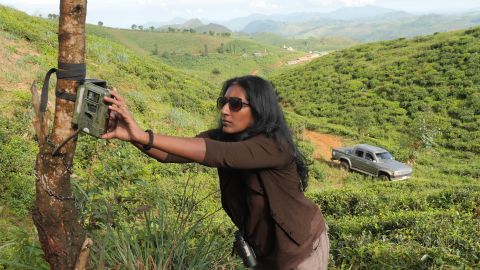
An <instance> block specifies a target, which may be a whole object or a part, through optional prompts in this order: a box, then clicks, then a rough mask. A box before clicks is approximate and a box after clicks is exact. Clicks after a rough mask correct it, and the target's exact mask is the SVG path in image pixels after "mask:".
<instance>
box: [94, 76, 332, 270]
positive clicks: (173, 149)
mask: <svg viewBox="0 0 480 270" xmlns="http://www.w3.org/2000/svg"><path fill="white" fill-rule="evenodd" d="M112 95H113V96H114V97H115V99H111V98H108V97H106V98H105V101H107V102H111V103H112V106H111V110H112V112H113V113H112V115H111V120H114V121H111V122H112V123H115V125H114V126H112V128H111V130H110V131H109V132H108V133H106V134H105V135H104V136H103V138H105V139H112V138H116V139H120V140H124V141H130V142H132V143H133V144H134V145H135V146H137V147H138V148H139V149H141V150H142V151H144V152H145V153H146V154H148V155H149V156H151V157H153V158H155V159H157V160H158V161H160V162H176V163H183V162H197V163H200V164H203V165H206V166H210V167H216V168H218V175H219V178H220V190H221V198H222V206H223V208H224V209H225V211H226V212H227V214H228V215H229V217H230V218H231V219H232V221H233V222H234V223H235V225H236V226H237V227H238V228H239V229H240V231H241V232H242V233H243V236H244V238H245V239H246V241H247V242H248V244H249V245H250V246H251V247H252V248H253V250H254V252H255V254H256V257H257V261H258V265H257V266H256V267H255V269H309V270H311V269H327V264H328V252H329V243H328V237H327V229H326V224H325V222H324V219H323V216H322V213H321V212H320V210H319V209H318V207H317V206H316V205H315V204H313V203H312V202H310V201H309V200H308V199H306V198H305V196H304V194H303V193H302V191H301V185H300V183H301V180H305V179H306V178H307V177H308V169H307V167H306V165H305V162H304V159H303V156H302V155H301V154H300V152H299V151H298V149H297V148H296V146H295V145H294V143H293V141H292V135H291V132H290V130H289V128H288V126H287V124H286V122H285V119H284V116H283V112H282V110H281V109H280V106H279V104H278V101H277V95H276V93H275V90H274V88H273V86H272V85H271V84H270V83H269V82H268V81H266V80H264V79H262V78H260V77H256V76H244V77H238V78H233V79H230V80H228V81H226V82H225V84H224V86H223V89H222V93H221V96H220V98H218V100H217V105H218V109H219V110H220V116H221V121H220V125H219V127H218V128H217V129H214V130H210V131H206V132H203V133H201V134H199V135H197V136H196V137H195V138H181V137H172V136H166V135H160V134H153V133H152V132H151V131H150V130H148V131H143V130H142V129H140V127H139V126H138V124H137V123H136V122H135V120H134V119H133V117H132V116H131V114H130V113H129V111H128V109H127V107H126V104H125V100H124V99H123V98H122V97H121V96H120V95H119V94H118V93H117V92H116V91H113V94H112Z"/></svg>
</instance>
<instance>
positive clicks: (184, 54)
mask: <svg viewBox="0 0 480 270" xmlns="http://www.w3.org/2000/svg"><path fill="white" fill-rule="evenodd" d="M87 32H88V33H90V34H92V35H97V36H101V37H105V38H108V39H111V40H114V41H117V42H118V43H121V44H123V45H125V46H127V47H128V48H130V49H132V50H134V51H135V52H137V53H139V54H142V55H144V56H154V57H157V58H158V59H160V60H161V61H162V62H164V63H165V64H168V65H170V66H173V67H176V68H178V69H181V70H183V71H184V72H186V73H188V74H190V75H191V76H194V77H197V78H202V79H205V80H207V81H210V82H212V83H214V84H215V85H216V86H219V85H220V84H221V82H223V81H225V80H226V79H228V78H231V77H233V76H238V75H246V74H251V73H256V74H258V75H263V76H267V75H270V74H271V73H272V71H273V70H274V69H278V68H279V67H281V66H282V65H283V64H284V63H285V62H287V61H288V60H292V59H295V58H298V57H300V56H303V55H304V54H305V53H303V52H288V51H286V50H284V49H283V48H280V46H276V47H275V46H270V45H261V44H259V43H256V42H253V41H252V40H249V39H248V38H244V37H234V36H226V35H217V34H216V33H215V32H212V33H207V34H202V33H190V32H175V33H163V32H157V31H134V30H124V29H112V28H106V27H99V26H94V25H89V26H88V27H87ZM255 53H257V56H255V55H254V54H255ZM258 54H260V55H258Z"/></svg>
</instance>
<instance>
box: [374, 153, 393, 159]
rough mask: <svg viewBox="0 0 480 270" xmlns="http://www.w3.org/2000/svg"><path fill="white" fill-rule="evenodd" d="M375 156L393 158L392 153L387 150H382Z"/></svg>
mask: <svg viewBox="0 0 480 270" xmlns="http://www.w3.org/2000/svg"><path fill="white" fill-rule="evenodd" d="M377 158H378V159H393V157H392V155H390V153H388V152H383V153H377Z"/></svg>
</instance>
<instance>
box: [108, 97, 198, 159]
mask: <svg viewBox="0 0 480 270" xmlns="http://www.w3.org/2000/svg"><path fill="white" fill-rule="evenodd" d="M112 96H113V97H114V99H113V98H109V97H105V98H104V100H105V101H106V102H110V103H112V105H111V106H110V107H109V108H110V110H111V114H110V121H109V122H110V123H109V130H108V132H107V133H106V134H104V135H103V136H102V138H104V139H119V140H122V141H129V142H132V143H133V144H134V145H135V146H137V147H138V148H140V147H141V146H143V145H146V144H148V143H149V134H148V133H147V132H145V131H143V130H142V129H141V128H140V127H139V126H138V124H137V122H136V121H135V119H134V118H133V116H132V114H131V113H130V112H129V110H128V109H127V106H126V103H125V100H124V99H123V97H122V96H120V95H119V94H118V92H117V91H116V90H115V89H114V90H113V91H112ZM141 149H142V150H143V147H142V148H141ZM205 149H206V146H205V140H204V139H202V138H182V137H173V136H165V135H160V134H156V135H154V139H153V144H152V148H151V149H150V150H149V151H145V153H146V154H147V155H149V156H151V157H153V158H155V159H157V160H159V161H165V159H166V158H167V156H168V154H173V155H175V156H178V157H181V158H185V159H187V161H188V160H189V161H195V162H202V161H203V159H204V158H205V151H206V150H205ZM187 161H185V162H187Z"/></svg>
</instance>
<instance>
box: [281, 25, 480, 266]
mask: <svg viewBox="0 0 480 270" xmlns="http://www.w3.org/2000/svg"><path fill="white" fill-rule="evenodd" d="M479 38H480V28H474V29H470V30H466V31H457V32H450V33H444V34H436V35H432V36H427V37H417V38H414V39H411V40H406V39H400V40H394V41H388V42H378V43H372V44H366V45H362V46H357V47H354V48H350V49H346V50H343V51H338V52H335V53H332V54H331V55H328V56H325V57H322V58H320V59H318V60H316V61H314V62H312V63H310V64H307V65H305V66H303V67H299V68H295V69H292V70H289V71H286V72H283V73H281V74H279V75H278V76H273V77H272V80H273V82H274V83H275V85H276V87H277V89H278V91H279V94H280V99H281V102H282V103H283V105H284V107H285V108H286V110H287V111H289V112H293V113H289V115H291V116H292V115H295V114H297V116H296V117H297V118H298V119H299V122H303V124H304V127H306V128H308V129H313V130H318V131H323V132H327V133H336V134H339V135H343V136H345V137H346V139H348V140H349V141H353V142H358V143H360V142H368V143H371V144H375V145H379V146H382V147H385V148H387V149H389V150H391V151H392V152H393V153H394V155H395V156H396V157H397V158H398V159H400V160H402V161H406V160H410V161H412V162H416V163H415V164H414V175H413V177H412V179H410V180H408V181H404V182H379V181H377V180H376V179H374V178H370V177H364V176H362V175H360V174H356V173H347V174H339V173H335V172H334V173H332V171H338V169H336V168H335V167H333V168H332V166H329V165H331V164H330V163H328V162H319V163H317V166H319V167H320V168H321V169H319V170H320V171H322V172H323V173H324V181H323V182H320V184H319V183H317V182H312V183H311V188H310V190H309V192H308V196H309V197H310V198H312V200H314V201H315V202H316V203H317V204H318V205H319V206H320V207H321V208H322V211H323V213H324V215H325V218H326V220H327V223H328V224H329V227H330V240H331V255H332V257H331V266H332V269H479V268H480V244H479V242H478V239H479V238H480V230H479V228H480V158H479V157H478V156H479V155H478V153H479V151H480V148H479V147H480V141H479V140H480V136H479V124H480V117H479V116H480V111H479V109H480V99H479V98H480V88H479V83H480V73H479V71H480V58H479V53H480V45H479V44H480V43H479ZM317 171H318V170H313V171H312V172H314V173H316V172H317ZM330 175H333V176H334V177H335V179H330V178H332V176H330ZM328 182H332V183H335V185H333V184H332V185H329V184H326V183H328ZM316 186H317V187H318V186H320V187H322V189H321V190H318V189H317V190H315V189H314V188H315V187H316Z"/></svg>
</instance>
